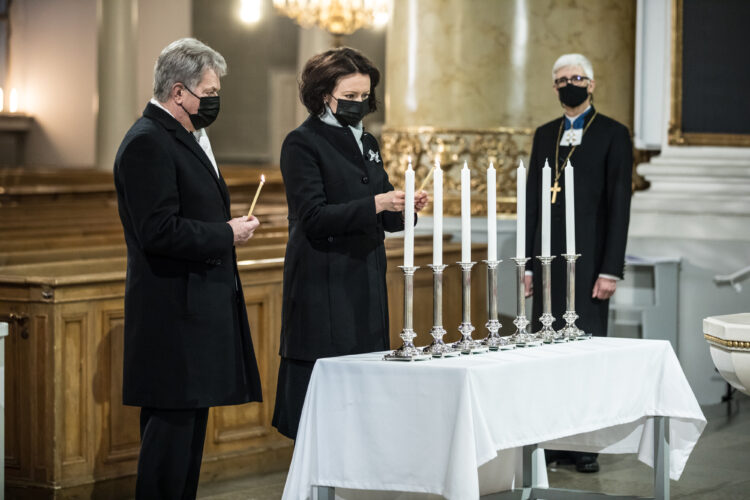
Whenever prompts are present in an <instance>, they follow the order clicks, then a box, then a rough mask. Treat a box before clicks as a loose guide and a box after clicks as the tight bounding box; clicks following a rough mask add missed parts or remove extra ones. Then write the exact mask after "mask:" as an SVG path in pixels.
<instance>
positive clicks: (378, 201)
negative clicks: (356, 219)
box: [375, 191, 406, 214]
mask: <svg viewBox="0 0 750 500" xmlns="http://www.w3.org/2000/svg"><path fill="white" fill-rule="evenodd" d="M405 201H406V193H404V192H403V191H388V192H387V193H380V194H376V195H375V213H376V214H379V213H380V212H382V211H384V210H387V211H388V212H400V211H402V210H403V209H404V204H405Z"/></svg>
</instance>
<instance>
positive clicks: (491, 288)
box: [480, 260, 516, 351]
mask: <svg viewBox="0 0 750 500" xmlns="http://www.w3.org/2000/svg"><path fill="white" fill-rule="evenodd" d="M483 262H484V263H485V264H487V323H486V324H485V325H484V326H485V328H487V330H489V332H490V333H489V335H487V337H486V338H484V339H482V340H481V341H480V342H481V343H482V345H485V346H487V347H488V348H489V349H490V351H497V350H498V349H503V350H504V349H513V348H514V347H516V346H515V344H511V343H510V341H509V340H508V338H507V337H501V336H500V334H499V333H498V332H499V331H500V328H502V326H503V325H501V324H500V321H498V316H497V265H498V264H499V263H500V262H502V261H501V260H485V261H483Z"/></svg>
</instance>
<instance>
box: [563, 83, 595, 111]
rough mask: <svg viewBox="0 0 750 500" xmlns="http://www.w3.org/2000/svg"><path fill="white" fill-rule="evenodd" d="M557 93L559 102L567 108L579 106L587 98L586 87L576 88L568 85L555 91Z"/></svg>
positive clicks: (570, 84)
mask: <svg viewBox="0 0 750 500" xmlns="http://www.w3.org/2000/svg"><path fill="white" fill-rule="evenodd" d="M557 92H558V93H559V94H560V102H561V103H563V104H564V105H566V106H567V107H569V108H575V107H576V106H580V105H581V104H582V103H583V101H585V100H586V98H587V97H588V96H589V89H588V85H587V86H586V87H578V86H576V85H573V84H572V83H569V84H567V85H566V86H564V87H562V88H560V89H557Z"/></svg>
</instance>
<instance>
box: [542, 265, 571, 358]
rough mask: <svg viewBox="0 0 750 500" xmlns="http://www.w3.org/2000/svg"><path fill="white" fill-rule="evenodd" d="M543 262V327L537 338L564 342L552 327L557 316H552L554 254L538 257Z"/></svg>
mask: <svg viewBox="0 0 750 500" xmlns="http://www.w3.org/2000/svg"><path fill="white" fill-rule="evenodd" d="M537 259H539V261H540V262H541V263H542V315H541V316H539V322H540V323H541V324H542V329H541V330H539V331H538V332H537V333H536V338H537V339H538V340H541V341H542V342H544V343H545V344H551V343H553V342H560V341H562V342H564V341H565V340H563V339H562V336H561V335H560V334H559V333H558V332H556V331H555V329H554V328H552V323H554V322H555V317H554V316H552V261H553V260H554V259H555V256H554V255H542V256H539V257H537Z"/></svg>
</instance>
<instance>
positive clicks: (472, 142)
mask: <svg viewBox="0 0 750 500" xmlns="http://www.w3.org/2000/svg"><path fill="white" fill-rule="evenodd" d="M533 132H534V131H533V130H532V129H530V128H510V127H497V128H486V129H448V128H434V127H403V128H395V127H386V128H384V129H383V133H382V153H383V162H384V165H385V168H386V170H387V171H388V175H389V177H390V180H391V183H392V184H393V185H394V186H395V187H396V188H397V189H403V187H404V180H403V179H404V172H405V170H406V166H407V164H408V159H409V157H411V159H412V164H413V168H414V169H415V177H416V185H417V186H419V185H420V184H421V182H422V179H424V178H425V177H426V176H427V174H428V172H429V171H430V168H432V165H433V164H434V162H435V160H439V161H440V165H441V168H442V169H443V172H444V173H443V186H444V201H443V213H444V214H445V215H448V216H451V215H455V216H457V215H460V214H461V168H463V164H464V161H466V162H467V164H468V166H469V169H470V170H471V192H472V203H471V213H472V214H473V215H483V214H484V215H486V214H487V207H486V199H487V173H486V169H487V167H488V166H489V164H490V162H492V163H493V164H494V165H495V168H496V169H497V210H498V214H503V213H505V214H514V213H515V211H516V168H517V167H518V162H519V160H524V161H525V162H527V161H528V157H529V154H530V152H531V142H532V139H533ZM426 190H427V191H428V192H431V190H432V186H431V185H430V184H428V187H427V188H426ZM425 210H426V211H427V212H428V213H429V212H430V211H431V210H432V204H429V205H428V206H427V207H426V209H425Z"/></svg>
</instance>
